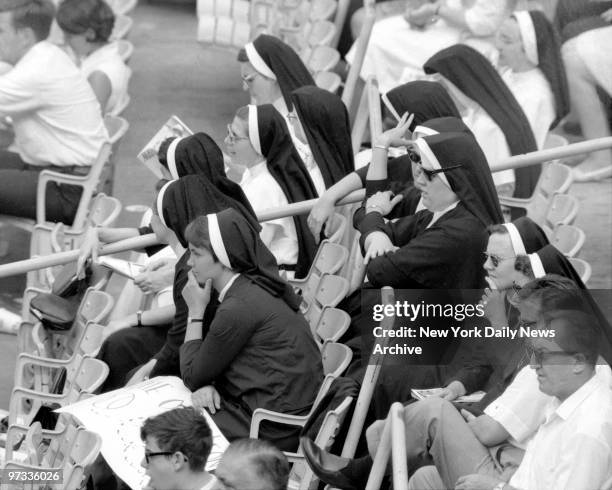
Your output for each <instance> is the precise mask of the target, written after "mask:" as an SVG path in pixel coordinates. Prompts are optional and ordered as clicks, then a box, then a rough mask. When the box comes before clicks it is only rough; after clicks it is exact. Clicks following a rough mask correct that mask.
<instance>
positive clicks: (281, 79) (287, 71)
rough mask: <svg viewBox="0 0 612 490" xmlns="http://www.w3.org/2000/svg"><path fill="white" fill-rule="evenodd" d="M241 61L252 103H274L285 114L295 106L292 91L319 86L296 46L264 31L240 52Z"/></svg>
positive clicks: (246, 87)
mask: <svg viewBox="0 0 612 490" xmlns="http://www.w3.org/2000/svg"><path fill="white" fill-rule="evenodd" d="M238 61H239V62H240V63H241V73H242V80H243V82H244V89H245V90H248V91H249V94H250V95H251V103H253V104H273V105H274V106H275V107H276V109H277V110H278V111H279V112H280V113H281V114H282V115H283V117H286V115H287V114H288V113H289V112H290V111H291V108H292V105H291V92H293V91H294V90H296V89H298V88H300V87H304V86H305V85H315V82H314V79H313V78H312V75H311V74H310V72H309V71H308V68H306V66H305V65H304V63H303V62H302V60H301V59H300V57H299V56H298V54H297V53H296V52H295V51H294V50H293V48H292V47H291V46H289V45H288V44H285V43H284V42H283V41H281V40H280V39H278V38H277V37H274V36H271V35H269V34H260V35H259V36H257V37H256V38H255V40H253V42H250V43H248V44H246V45H245V46H244V48H243V49H242V50H240V52H239V53H238ZM248 65H250V66H248ZM253 70H254V71H253ZM257 77H263V80H257ZM261 82H263V83H261Z"/></svg>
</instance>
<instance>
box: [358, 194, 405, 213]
mask: <svg viewBox="0 0 612 490" xmlns="http://www.w3.org/2000/svg"><path fill="white" fill-rule="evenodd" d="M391 196H392V192H391V191H384V192H377V193H376V194H374V195H372V196H370V197H369V198H368V200H367V201H366V213H368V212H372V211H376V212H378V213H380V214H382V215H383V216H387V215H388V214H389V213H390V212H391V210H392V209H393V208H394V207H395V205H396V204H397V203H399V202H401V200H402V199H404V196H402V195H401V194H398V195H397V196H394V197H393V198H391Z"/></svg>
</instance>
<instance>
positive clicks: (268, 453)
mask: <svg viewBox="0 0 612 490" xmlns="http://www.w3.org/2000/svg"><path fill="white" fill-rule="evenodd" d="M234 454H238V455H242V456H246V457H248V458H249V462H250V463H251V464H252V465H253V469H254V471H255V473H256V474H257V476H258V477H259V478H260V479H261V480H263V481H262V482H261V483H265V484H266V489H267V490H285V489H286V488H287V484H288V483H289V462H288V461H287V458H286V457H285V455H284V454H283V453H282V452H281V451H280V450H279V449H278V448H277V447H276V446H274V445H273V444H272V443H270V442H268V441H265V440H262V439H237V440H235V441H234V442H232V443H231V444H230V445H229V447H228V448H227V449H226V450H225V453H224V454H223V457H224V458H226V457H229V456H233V455H234Z"/></svg>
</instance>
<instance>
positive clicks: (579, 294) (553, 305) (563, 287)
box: [518, 274, 589, 313]
mask: <svg viewBox="0 0 612 490" xmlns="http://www.w3.org/2000/svg"><path fill="white" fill-rule="evenodd" d="M584 294H585V293H584V292H583V291H582V289H580V288H578V286H577V285H576V283H575V282H574V281H572V280H571V279H568V278H567V277H563V276H559V275H557V274H546V275H545V276H544V277H541V278H539V279H536V280H535V281H531V282H530V283H528V284H526V285H525V286H524V287H523V288H522V289H521V290H520V291H519V293H518V297H519V300H524V299H527V298H529V300H532V301H538V302H539V304H540V311H541V312H542V313H546V312H548V311H552V310H579V311H589V310H588V309H587V308H588V307H587V304H586V302H585V298H584Z"/></svg>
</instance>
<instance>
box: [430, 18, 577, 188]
mask: <svg viewBox="0 0 612 490" xmlns="http://www.w3.org/2000/svg"><path fill="white" fill-rule="evenodd" d="M514 17H515V19H516V21H517V23H518V25H519V30H520V32H521V37H522V41H523V46H524V51H525V53H526V57H527V59H528V60H529V62H531V63H532V64H533V66H536V67H538V68H540V70H541V71H542V73H543V75H544V77H545V78H546V80H547V81H548V83H549V85H550V90H551V91H552V94H553V98H554V106H555V107H554V110H555V111H556V114H555V115H554V116H553V120H552V121H550V122H551V125H550V127H551V128H553V127H555V126H556V125H557V123H558V122H559V121H560V120H561V118H562V117H563V116H565V115H566V114H567V113H568V112H569V96H568V89H567V80H566V76H565V70H564V69H563V64H562V60H561V54H560V50H559V42H558V36H557V34H556V32H555V31H554V28H553V27H552V25H551V24H550V22H549V21H548V20H547V19H546V18H545V17H544V15H543V14H542V13H541V12H536V11H533V12H528V13H527V12H516V13H515V14H514ZM423 69H424V70H425V73H427V74H433V73H439V74H441V75H442V76H444V78H446V79H447V80H448V81H449V82H451V83H452V84H453V85H454V86H455V87H456V88H457V89H459V90H460V91H461V92H462V93H463V94H464V95H465V96H467V97H468V98H469V99H471V100H472V101H474V102H476V103H477V104H478V105H479V106H481V107H482V108H483V109H484V110H485V111H486V112H487V114H488V115H489V116H490V118H491V119H492V120H493V121H494V122H495V123H496V124H497V126H499V128H500V129H501V131H502V132H503V134H504V136H505V139H506V142H507V145H508V148H509V150H510V153H511V155H520V154H522V153H529V152H532V151H536V150H538V143H537V141H536V137H535V135H534V132H533V127H532V126H531V124H530V121H529V119H528V118H527V116H526V115H525V111H524V110H523V108H522V107H521V105H520V104H519V102H518V101H517V99H516V97H515V95H514V94H513V93H512V91H511V90H510V88H509V87H508V85H507V84H506V82H505V81H504V79H503V78H502V77H501V75H500V74H499V73H498V71H497V70H496V69H495V68H494V67H493V65H492V64H491V63H490V62H489V60H487V59H486V58H485V57H484V56H482V55H481V54H480V53H479V52H478V51H476V50H474V49H473V48H471V47H469V46H467V45H464V44H457V45H454V46H451V47H450V48H446V49H444V50H442V51H440V52H439V53H437V54H435V55H434V56H432V57H431V58H430V59H429V60H428V61H427V62H426V63H425V65H424V67H423ZM541 96H542V95H541V94H540V97H541ZM548 129H549V128H548V127H546V128H544V130H545V131H547V130H548ZM491 163H496V162H491ZM540 171H541V168H540V166H539V165H533V166H530V167H523V168H520V169H516V170H515V177H516V187H515V191H514V196H515V197H529V196H531V194H532V193H533V189H534V188H535V185H536V183H537V180H538V177H539V175H540Z"/></svg>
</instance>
